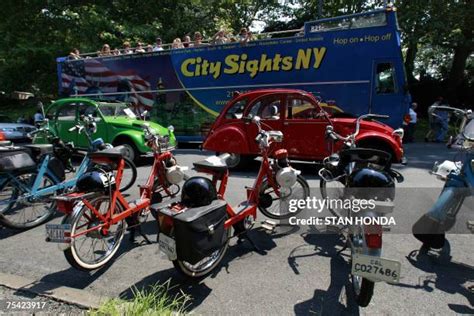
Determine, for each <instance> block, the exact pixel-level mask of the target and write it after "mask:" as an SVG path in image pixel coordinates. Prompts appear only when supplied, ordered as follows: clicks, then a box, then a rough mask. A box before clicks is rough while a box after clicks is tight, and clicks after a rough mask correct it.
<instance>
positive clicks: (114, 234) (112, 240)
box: [71, 197, 126, 268]
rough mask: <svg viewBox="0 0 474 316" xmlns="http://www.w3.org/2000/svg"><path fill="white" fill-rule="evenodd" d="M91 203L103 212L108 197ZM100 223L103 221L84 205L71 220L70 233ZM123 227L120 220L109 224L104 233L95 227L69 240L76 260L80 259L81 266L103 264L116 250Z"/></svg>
mask: <svg viewBox="0 0 474 316" xmlns="http://www.w3.org/2000/svg"><path fill="white" fill-rule="evenodd" d="M91 204H92V205H94V207H95V208H96V209H97V210H98V211H99V212H100V213H101V214H105V213H106V212H107V210H108V208H109V198H108V197H99V198H97V199H95V200H93V201H91ZM117 207H118V205H117ZM101 224H103V223H101V222H100V220H99V219H97V218H96V217H95V215H94V214H93V213H92V212H91V211H90V210H89V208H88V207H86V206H85V205H84V206H83V207H82V209H81V211H80V213H79V214H78V216H77V217H76V219H75V220H74V222H73V226H72V229H71V234H72V235H77V234H80V233H81V232H82V231H85V230H87V229H90V228H92V227H95V226H100V225H101ZM125 229H126V224H125V221H123V220H122V221H120V222H118V223H116V224H115V225H112V226H110V227H109V229H108V230H107V233H104V232H103V230H101V229H97V230H94V231H91V232H89V233H86V234H83V235H81V236H78V237H76V238H74V239H73V240H72V242H71V248H72V250H73V255H74V257H75V258H76V260H77V261H80V262H81V263H82V265H83V266H88V267H91V268H93V267H94V266H97V265H100V264H103V263H104V262H106V261H108V260H109V258H111V257H112V256H113V255H114V254H115V252H116V251H117V249H118V247H119V245H120V242H121V241H122V238H123V235H124V233H125Z"/></svg>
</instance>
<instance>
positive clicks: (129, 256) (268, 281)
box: [0, 143, 474, 315]
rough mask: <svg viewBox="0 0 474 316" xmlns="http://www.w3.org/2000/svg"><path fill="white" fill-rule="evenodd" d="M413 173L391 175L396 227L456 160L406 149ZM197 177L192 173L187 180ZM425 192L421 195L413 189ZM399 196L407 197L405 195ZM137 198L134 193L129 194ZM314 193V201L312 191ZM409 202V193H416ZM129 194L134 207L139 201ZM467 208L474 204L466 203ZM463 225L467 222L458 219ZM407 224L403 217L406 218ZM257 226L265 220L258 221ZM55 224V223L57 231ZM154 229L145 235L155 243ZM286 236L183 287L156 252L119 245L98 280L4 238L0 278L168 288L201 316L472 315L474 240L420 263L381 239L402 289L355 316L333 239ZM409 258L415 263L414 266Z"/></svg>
mask: <svg viewBox="0 0 474 316" xmlns="http://www.w3.org/2000/svg"><path fill="white" fill-rule="evenodd" d="M406 151H407V155H408V158H409V165H408V166H406V167H403V166H399V167H397V168H398V170H399V171H401V172H402V173H403V175H404V176H405V182H404V183H402V184H400V185H399V186H398V187H399V188H400V189H399V190H398V191H397V198H398V200H399V201H400V203H405V204H403V207H402V209H401V210H396V213H397V214H396V215H397V219H400V221H402V222H403V221H405V222H408V223H406V224H405V225H406V227H407V228H406V229H405V232H408V231H409V230H408V228H409V226H410V223H412V222H413V220H415V219H416V218H417V217H419V215H420V214H422V212H423V211H424V210H425V209H426V208H427V207H429V205H430V204H431V203H433V201H434V200H435V199H436V195H437V194H439V191H440V188H441V187H442V185H443V183H442V182H441V181H438V180H436V179H434V177H432V176H430V175H428V173H427V171H428V170H429V169H430V168H431V166H432V163H433V162H434V161H435V160H443V159H448V158H452V156H453V152H449V151H448V150H447V149H445V148H444V146H442V145H435V144H422V143H420V144H410V145H408V146H406ZM176 156H177V158H178V161H179V162H180V163H181V164H182V165H188V166H191V165H192V161H196V160H198V159H202V158H203V156H205V154H204V153H202V152H200V151H198V150H193V149H183V150H178V151H177V152H176ZM297 167H298V168H301V169H302V170H303V172H304V175H305V177H306V178H307V179H308V181H309V183H310V186H311V187H312V188H317V187H318V185H319V180H318V178H317V176H316V172H315V168H314V167H313V166H305V165H298V166H297ZM148 170H149V166H148V165H147V164H146V163H145V164H144V165H143V166H141V167H140V168H139V178H138V183H143V182H145V178H146V176H147V174H148ZM190 173H191V174H193V172H190ZM255 174H256V170H253V171H249V172H239V173H233V176H232V178H231V180H230V181H229V187H228V191H227V195H228V198H229V200H230V203H232V204H236V203H238V202H239V201H240V200H242V199H243V198H244V197H245V192H244V189H243V188H244V186H245V185H251V184H252V180H253V178H254V177H255ZM420 187H421V188H430V189H426V190H425V191H424V193H423V194H421V193H416V192H417V191H415V190H414V189H413V188H420ZM402 188H404V189H402ZM132 191H135V190H132ZM313 192H316V190H314V191H313ZM414 192H415V193H414ZM136 195H137V193H136V192H131V195H130V198H134V196H136ZM469 203H471V204H470V205H471V206H472V199H471V200H470V201H469ZM464 213H465V214H463V217H462V220H463V221H464V222H463V223H462V225H465V218H467V217H466V216H468V215H469V216H470V219H474V216H472V212H471V214H468V212H464ZM405 214H406V215H405ZM260 219H261V218H260ZM59 221H60V218H56V219H54V220H53V222H59ZM153 227H154V226H153V223H151V221H150V222H149V223H147V224H145V225H144V229H145V230H146V231H147V232H148V233H149V235H150V237H151V239H153V240H155V239H156V235H155V233H154V231H153ZM288 230H289V229H288V228H287V227H282V228H279V229H278V230H277V232H276V233H275V234H273V235H271V234H268V233H267V232H265V231H263V230H261V229H258V228H256V229H255V230H254V231H253V237H254V238H255V239H256V241H257V243H258V244H259V245H260V247H261V248H263V249H265V250H266V253H265V254H264V255H262V254H258V253H256V252H254V251H253V250H252V248H251V247H250V245H249V244H248V243H243V244H241V245H235V243H234V242H232V243H231V247H230V249H229V251H228V253H227V255H226V257H225V258H224V260H223V264H222V265H221V267H220V268H219V269H217V270H216V271H215V273H214V274H212V275H211V276H210V277H208V278H206V279H205V280H203V281H201V282H199V283H193V282H189V281H187V280H185V279H184V278H182V277H181V276H180V275H178V274H177V273H176V272H175V270H174V269H173V266H172V264H171V263H170V262H169V261H167V260H164V259H162V258H161V257H160V254H159V253H158V252H157V249H158V247H157V246H156V244H152V245H136V244H131V243H130V242H128V240H125V239H124V244H123V245H122V247H121V249H120V250H119V252H120V254H119V257H118V258H117V260H115V262H114V263H113V264H112V265H109V266H108V267H106V268H104V269H102V270H100V271H96V272H94V273H90V274H89V273H84V272H79V271H76V270H74V269H72V268H71V267H70V266H69V265H68V264H67V262H66V260H65V258H64V256H63V255H62V253H61V252H60V251H59V250H58V249H57V247H56V245H54V244H49V243H45V242H44V227H38V228H36V229H33V230H30V231H28V232H23V233H18V234H15V233H14V232H12V231H9V230H7V229H2V230H0V238H1V240H0V247H1V249H2V254H1V256H0V269H1V270H2V271H4V272H7V273H13V274H17V275H22V276H26V277H30V278H34V279H37V280H42V281H45V282H49V283H53V284H61V285H66V286H71V287H76V288H81V289H87V290H89V291H92V292H93V293H97V295H109V296H117V295H120V296H122V297H127V296H130V294H131V291H130V287H138V288H142V287H144V286H146V285H149V284H153V283H156V282H164V281H166V280H168V279H172V282H173V284H176V285H177V288H176V289H177V290H178V289H179V290H182V291H183V292H185V293H188V294H190V295H191V296H192V297H193V301H192V303H191V305H190V308H192V309H194V310H195V311H196V312H197V313H199V314H257V315H261V314H285V315H286V314H288V315H290V314H300V315H306V314H308V313H316V314H321V315H337V314H371V315H373V314H421V315H428V314H431V315H432V314H443V315H445V314H454V313H468V314H473V313H474V293H473V292H470V291H469V290H468V289H467V286H468V285H469V284H471V285H472V283H473V282H474V263H473V262H474V260H473V259H474V254H473V251H472V249H473V247H472V242H473V236H472V235H467V234H464V235H461V234H458V235H451V236H449V241H450V250H449V249H448V248H446V249H445V250H444V251H443V252H441V253H430V254H422V255H418V253H417V250H418V249H419V246H420V244H419V243H418V242H417V241H416V240H415V239H414V238H413V237H412V236H411V235H410V234H407V233H405V234H393V233H392V234H386V235H384V241H383V242H384V257H387V258H391V259H395V260H399V261H401V263H402V276H401V281H400V284H398V285H389V284H385V283H378V284H376V287H375V294H374V297H373V299H372V302H371V304H370V305H369V306H368V307H367V308H358V307H357V306H356V304H355V302H354V300H353V298H352V295H351V292H350V286H349V281H348V271H349V270H350V267H349V265H348V257H347V256H345V255H343V256H338V255H337V253H336V251H337V250H338V249H340V247H341V241H340V240H339V238H338V236H336V235H314V234H307V233H306V229H305V228H304V227H303V228H301V229H300V230H297V231H296V232H293V233H292V234H286V233H287V232H288ZM410 255H411V256H410Z"/></svg>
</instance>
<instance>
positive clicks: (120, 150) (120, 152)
mask: <svg viewBox="0 0 474 316" xmlns="http://www.w3.org/2000/svg"><path fill="white" fill-rule="evenodd" d="M124 154H125V147H123V146H117V147H114V148H107V149H104V150H100V151H95V152H92V153H88V156H89V157H90V158H102V157H103V158H116V159H118V158H123V157H124Z"/></svg>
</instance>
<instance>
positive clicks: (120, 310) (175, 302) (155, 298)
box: [89, 281, 189, 316]
mask: <svg viewBox="0 0 474 316" xmlns="http://www.w3.org/2000/svg"><path fill="white" fill-rule="evenodd" d="M132 291H133V299H132V300H131V301H125V300H122V299H111V300H108V301H106V302H104V303H103V304H102V305H101V306H100V307H99V309H97V310H91V311H90V312H89V315H90V316H120V315H127V316H141V315H147V316H155V315H156V316H167V315H184V314H185V307H186V304H187V302H188V301H189V297H187V296H186V295H184V294H182V293H180V294H177V295H175V296H170V294H169V291H170V282H169V281H167V282H166V283H165V284H163V285H153V286H151V287H149V288H148V289H146V290H141V291H139V290H137V289H136V288H135V289H133V290H132Z"/></svg>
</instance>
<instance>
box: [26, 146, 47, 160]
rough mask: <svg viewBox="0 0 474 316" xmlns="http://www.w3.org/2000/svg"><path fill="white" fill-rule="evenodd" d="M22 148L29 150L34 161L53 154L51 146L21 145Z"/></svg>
mask: <svg viewBox="0 0 474 316" xmlns="http://www.w3.org/2000/svg"><path fill="white" fill-rule="evenodd" d="M23 147H26V148H29V149H30V150H31V154H32V155H33V157H35V159H36V158H38V157H41V156H42V155H47V154H52V153H53V145H51V144H27V145H23Z"/></svg>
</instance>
